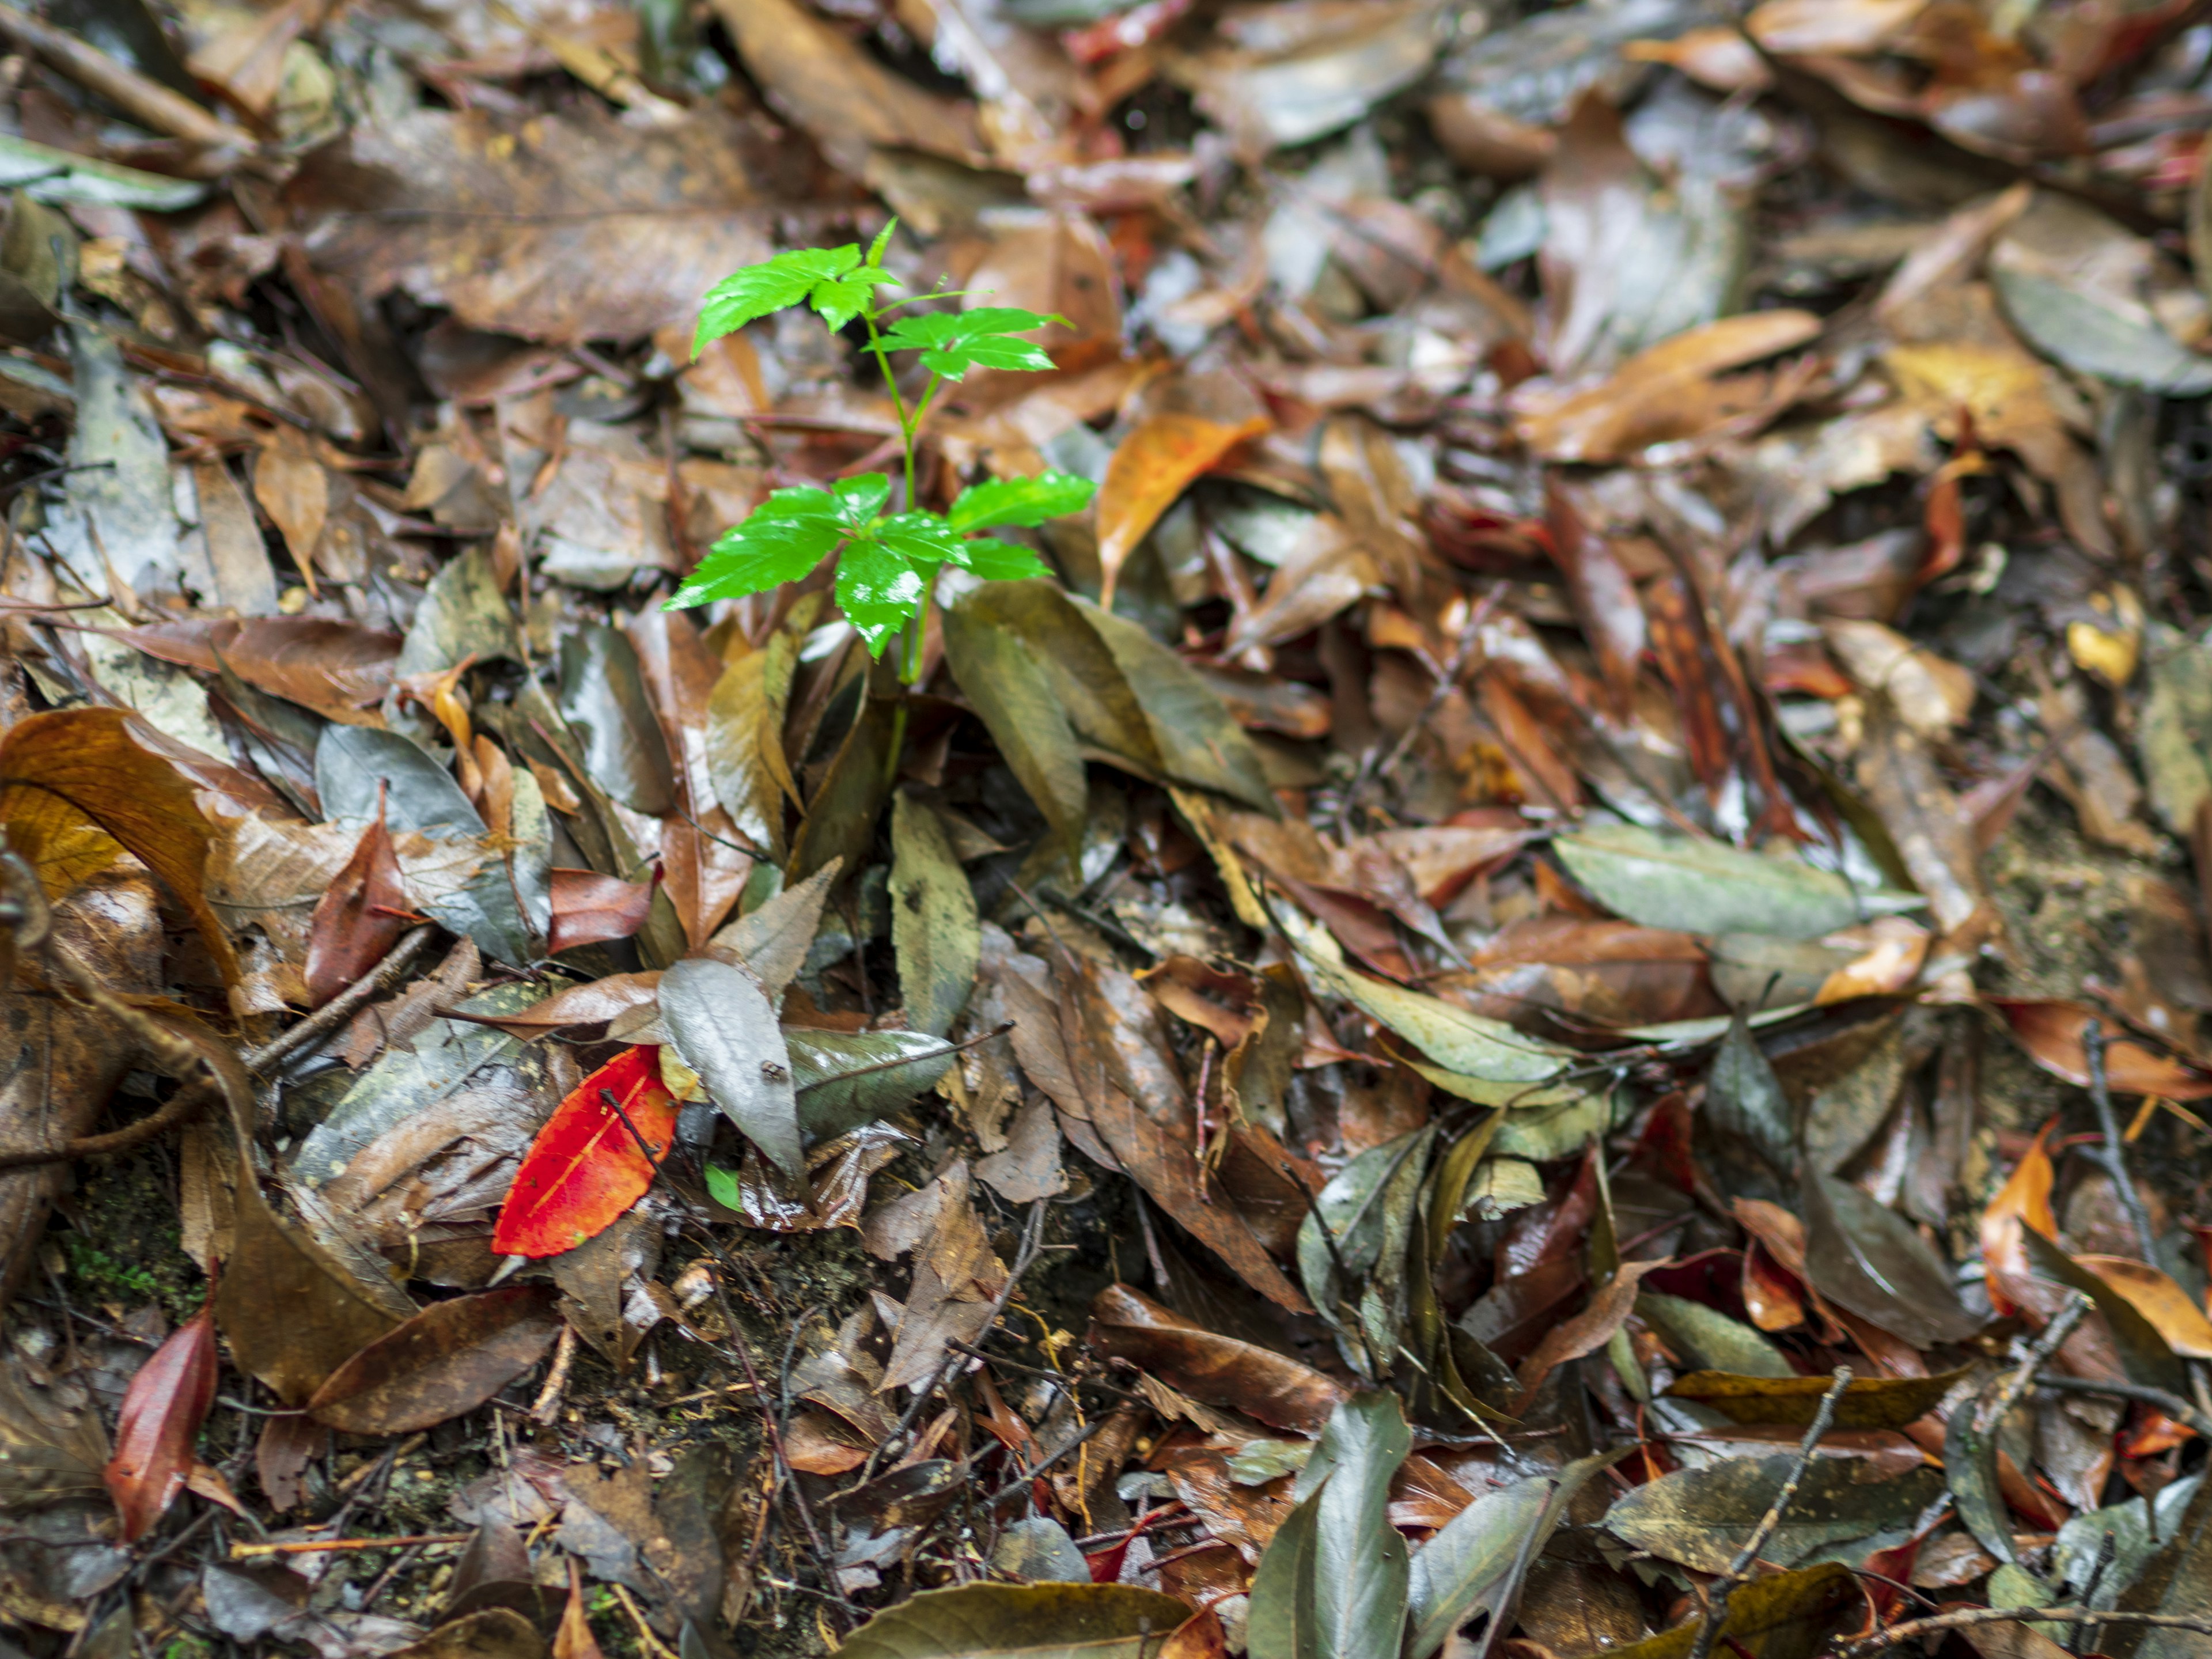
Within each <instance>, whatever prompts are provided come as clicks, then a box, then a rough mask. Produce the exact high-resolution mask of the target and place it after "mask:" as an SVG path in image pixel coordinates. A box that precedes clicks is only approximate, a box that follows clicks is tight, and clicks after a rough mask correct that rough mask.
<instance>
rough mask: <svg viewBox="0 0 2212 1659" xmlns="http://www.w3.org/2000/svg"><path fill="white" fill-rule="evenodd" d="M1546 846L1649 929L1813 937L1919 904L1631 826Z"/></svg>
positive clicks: (1600, 828)
mask: <svg viewBox="0 0 2212 1659" xmlns="http://www.w3.org/2000/svg"><path fill="white" fill-rule="evenodd" d="M1552 845H1553V848H1556V849H1557V850H1558V852H1559V861H1560V862H1561V863H1563V864H1565V866H1567V873H1568V874H1569V875H1571V876H1572V877H1573V878H1575V879H1576V880H1577V881H1578V882H1580V883H1582V884H1583V886H1585V887H1587V888H1589V890H1590V891H1591V892H1593V893H1595V895H1596V896H1598V899H1599V900H1600V901H1601V902H1602V903H1603V904H1604V905H1605V907H1606V908H1607V909H1609V910H1612V911H1614V912H1615V913H1617V914H1618V915H1623V916H1626V918H1627V919H1628V920H1629V921H1634V922H1640V923H1642V924H1643V925H1644V927H1671V928H1678V929H1680V931H1682V932H1684V933H1773V934H1778V935H1779V936H1781V937H1782V938H1784V939H1818V938H1819V937H1820V935H1822V934H1824V933H1834V932H1835V931H1836V930H1837V929H1838V928H1840V927H1853V926H1855V925H1856V924H1857V923H1858V922H1860V921H1863V920H1865V918H1866V917H1867V916H1868V915H1875V914H1880V913H1886V912H1890V911H1895V910H1899V909H1909V908H1912V907H1913V906H1914V905H1915V904H1916V903H1917V902H1918V901H1917V899H1915V898H1914V897H1913V896H1912V895H1910V894H1904V893H1886V892H1881V891H1870V892H1860V891H1858V890H1855V889H1854V888H1853V887H1852V886H1851V884H1850V882H1848V881H1846V880H1845V879H1844V878H1843V877H1842V876H1839V875H1838V874H1836V873H1835V872H1833V871H1830V870H1819V869H1815V868H1814V866H1811V865H1809V864H1807V863H1806V862H1805V861H1804V860H1802V859H1796V858H1769V857H1767V856H1766V855H1765V854H1760V853H1744V852H1739V851H1737V850H1736V848H1733V847H1729V846H1728V845H1726V844H1724V843H1723V842H1717V841H1708V840H1705V839H1703V838H1700V837H1696V836H1680V835H1674V834H1670V833H1663V832H1662V831H1659V830H1656V829H1643V828H1641V827H1640V826H1638V825H1636V824H1632V823H1608V824H1598V825H1595V826H1593V827H1592V828H1590V829H1584V830H1583V831H1582V832H1581V833H1579V834H1577V835H1572V836H1559V837H1558V838H1557V839H1555V840H1554V841H1553V843H1552Z"/></svg>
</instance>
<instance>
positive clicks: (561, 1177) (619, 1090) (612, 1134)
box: [491, 1048, 676, 1256]
mask: <svg viewBox="0 0 2212 1659" xmlns="http://www.w3.org/2000/svg"><path fill="white" fill-rule="evenodd" d="M609 1096H611V1097H613V1098H614V1099H615V1100H616V1101H617V1102H618V1103H620V1104H621V1108H622V1110H621V1111H620V1112H617V1111H616V1110H615V1109H613V1108H612V1107H611V1106H610V1105H608V1103H607V1097H609ZM624 1115H627V1116H628V1117H629V1123H630V1125H634V1126H635V1128H636V1130H637V1134H636V1135H632V1134H631V1133H630V1130H629V1127H626V1126H625V1125H624V1124H623V1116H624ZM675 1132H676V1102H675V1100H674V1098H673V1097H671V1095H670V1094H669V1092H668V1091H667V1090H666V1089H665V1088H663V1087H662V1086H661V1084H660V1051H659V1049H658V1048H625V1049H623V1052H622V1053H620V1054H617V1055H616V1056H615V1057H614V1058H613V1059H612V1060H609V1061H608V1062H607V1063H606V1064H605V1065H604V1066H600V1067H599V1070H598V1071H596V1072H594V1073H592V1074H591V1076H589V1077H587V1078H586V1079H584V1080H583V1081H582V1082H581V1083H580V1084H578V1085H576V1087H575V1090H574V1092H572V1093H571V1094H570V1095H569V1096H568V1098H567V1099H566V1100H564V1101H562V1103H561V1104H560V1107H559V1109H557V1110H556V1111H555V1112H554V1114H553V1115H552V1116H551V1117H550V1118H548V1119H547V1120H546V1122H545V1127H544V1128H542V1129H540V1130H539V1131H538V1138H537V1139H535V1140H532V1142H531V1143H530V1150H529V1152H526V1153H525V1154H524V1155H523V1159H522V1167H521V1168H520V1170H516V1171H515V1176H514V1185H513V1187H512V1188H509V1189H508V1192H507V1201H506V1203H504V1204H503V1205H501V1206H500V1212H499V1221H498V1224H497V1225H495V1227H494V1228H493V1230H492V1236H491V1247H492V1249H493V1250H494V1251H495V1252H496V1253H497V1254H499V1255H528V1256H541V1255H560V1254H561V1252H562V1251H563V1250H570V1249H574V1248H575V1247H576V1246H577V1245H579V1244H580V1243H583V1242H584V1241H585V1240H586V1239H587V1238H592V1237H597V1236H598V1235H599V1233H601V1232H603V1231H605V1230H606V1228H608V1227H609V1226H611V1225H613V1223H614V1221H615V1219H616V1218H617V1217H619V1216H620V1215H622V1214H623V1212H625V1211H627V1210H628V1209H629V1206H631V1205H633V1204H635V1203H636V1202H637V1200H639V1199H641V1198H642V1197H644V1196H645V1192H646V1188H648V1187H650V1186H652V1185H653V1167H654V1165H653V1162H652V1161H649V1160H648V1159H647V1157H646V1155H645V1153H644V1152H643V1151H642V1150H641V1148H640V1147H639V1146H638V1144H637V1141H638V1136H642V1137H643V1138H644V1140H645V1143H646V1145H647V1146H650V1147H651V1148H652V1149H653V1159H655V1160H657V1159H659V1158H663V1157H665V1155H666V1154H667V1152H668V1146H669V1139H670V1137H671V1136H672V1135H673V1134H674V1133H675Z"/></svg>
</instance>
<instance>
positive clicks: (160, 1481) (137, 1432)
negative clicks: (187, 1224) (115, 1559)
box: [106, 1300, 217, 1544]
mask: <svg viewBox="0 0 2212 1659" xmlns="http://www.w3.org/2000/svg"><path fill="white" fill-rule="evenodd" d="M216 1364H217V1362H216V1352H215V1311H214V1303H213V1302H212V1301H211V1300H210V1303H209V1304H208V1305H207V1306H205V1307H204V1308H202V1309H201V1310H199V1312H198V1313H197V1314H195V1315H194V1316H192V1318H191V1320H190V1321H189V1322H186V1323H185V1324H183V1325H179V1327H178V1328H176V1329H175V1330H174V1331H173V1332H172V1333H170V1335H169V1340H167V1341H166V1342H164V1343H163V1344H162V1345H161V1346H160V1347H159V1348H157V1349H156V1350H155V1352H154V1357H153V1358H151V1359H149V1360H148V1361H147V1362H146V1363H145V1364H143V1365H141V1366H140V1367H139V1368H138V1374H137V1376H133V1377H132V1378H131V1386H130V1388H129V1389H127V1390H125V1393H124V1395H123V1412H122V1415H121V1417H120V1418H119V1419H118V1421H117V1423H116V1425H115V1455H114V1456H112V1457H111V1458H109V1459H108V1460H107V1469H106V1480H107V1490H108V1492H109V1493H110V1494H112V1496H113V1498H114V1499H115V1507H116V1510H117V1511H118V1513H119V1514H120V1515H121V1516H122V1517H123V1541H124V1542H125V1543H126V1544H129V1543H135V1542H136V1541H137V1540H139V1539H141V1538H143V1537H144V1536H145V1535H146V1534H148V1533H149V1532H151V1531H152V1530H153V1528H154V1523H155V1522H156V1521H159V1520H160V1519H161V1515H162V1512H163V1511H164V1510H167V1508H168V1507H169V1504H170V1503H171V1502H172V1501H173V1499H174V1498H176V1495H177V1494H178V1492H181V1491H182V1490H183V1489H184V1486H185V1479H186V1477H187V1476H189V1475H190V1474H191V1468H192V1443H193V1442H194V1441H195V1440H197V1438H198V1437H199V1431H200V1425H201V1424H202V1423H204V1422H205V1421H206V1420H207V1414H208V1407H210V1406H212V1405H213V1404H214V1403H215V1376H216Z"/></svg>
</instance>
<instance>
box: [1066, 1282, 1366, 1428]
mask: <svg viewBox="0 0 2212 1659" xmlns="http://www.w3.org/2000/svg"><path fill="white" fill-rule="evenodd" d="M1091 1346H1093V1347H1095V1348H1096V1349H1097V1351H1098V1352H1100V1353H1103V1354H1104V1355H1106V1356H1107V1357H1108V1358H1114V1359H1126V1360H1127V1361H1128V1362H1129V1363H1130V1364H1133V1365H1135V1366H1137V1367H1139V1369H1141V1370H1147V1371H1151V1372H1152V1373H1153V1374H1154V1375H1156V1376H1158V1377H1159V1379H1160V1380H1161V1381H1162V1382H1164V1383H1168V1384H1170V1386H1171V1387H1173V1388H1174V1389H1176V1390H1177V1391H1178V1392H1180V1393H1182V1394H1187V1395H1189V1396H1190V1397H1191V1398H1192V1399H1193V1400H1197V1401H1204V1402H1206V1404H1208V1405H1214V1406H1230V1407H1235V1408H1236V1409H1237V1410H1238V1411H1241V1412H1243V1413H1246V1414H1247V1415H1248V1416H1251V1417H1256V1418H1258V1419H1260V1421H1261V1422H1262V1423H1267V1424H1271V1425H1273V1426H1274V1427H1276V1428H1279V1429H1295V1430H1297V1431H1299V1432H1300V1433H1302V1434H1317V1433H1319V1432H1320V1431H1321V1427H1322V1425H1323V1424H1324V1423H1326V1422H1328V1416H1329V1413H1331V1412H1333V1411H1334V1410H1335V1409H1336V1406H1337V1402H1338V1401H1340V1400H1342V1399H1343V1398H1344V1397H1345V1395H1346V1393H1347V1390H1346V1388H1345V1386H1344V1385H1343V1384H1342V1383H1339V1382H1337V1381H1336V1380H1335V1378H1334V1377H1331V1376H1324V1375H1323V1374H1322V1372H1320V1371H1317V1370H1314V1368H1313V1367H1312V1366H1310V1365H1304V1364H1299V1362H1298V1361H1297V1360H1295V1359H1292V1358H1289V1357H1288V1356H1287V1355H1284V1354H1279V1353H1277V1352H1274V1351H1273V1349H1272V1348H1262V1347H1259V1346H1255V1345H1254V1344H1252V1343H1249V1342H1240V1341H1238V1340H1237V1339H1236V1338H1235V1337H1233V1336H1223V1335H1221V1334H1218V1333H1217V1332H1214V1331H1209V1330H1207V1329H1206V1328H1205V1327H1204V1326H1203V1325H1199V1324H1194V1323H1193V1322H1191V1321H1189V1320H1188V1319H1185V1318H1183V1317H1182V1316H1181V1315H1180V1314H1173V1313H1170V1312H1169V1311H1168V1310H1166V1309H1165V1308H1163V1307H1162V1306H1160V1305H1159V1304H1158V1303H1157V1302H1154V1301H1152V1299H1151V1298H1150V1297H1146V1296H1145V1295H1143V1294H1142V1293H1140V1292H1139V1291H1134V1290H1132V1289H1131V1288H1130V1287H1129V1286H1128V1285H1108V1286H1107V1287H1106V1288H1105V1289H1104V1290H1103V1291H1100V1292H1099V1293H1098V1297H1097V1300H1096V1301H1094V1302H1093V1303H1091Z"/></svg>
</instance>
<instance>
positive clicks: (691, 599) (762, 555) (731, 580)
mask: <svg viewBox="0 0 2212 1659" xmlns="http://www.w3.org/2000/svg"><path fill="white" fill-rule="evenodd" d="M859 482H860V480H858V479H846V480H843V481H842V483H841V486H840V487H841V488H842V484H843V483H859ZM886 487H887V488H888V484H886ZM840 505H841V504H840V503H839V502H838V501H836V500H835V499H833V498H832V497H831V496H830V495H829V492H828V491H826V490H821V489H814V488H813V487H812V486H811V485H800V486H799V487H797V488H795V489H779V490H777V491H776V492H775V494H774V495H770V496H769V498H768V499H767V500H766V501H763V502H762V503H761V504H760V505H759V506H758V507H755V508H754V509H753V511H752V516H751V517H750V518H748V519H747V520H745V521H744V523H743V524H738V525H732V526H730V528H729V529H728V530H726V531H725V532H723V534H722V537H721V539H720V540H719V541H717V542H716V543H715V544H714V546H713V548H711V549H710V550H708V554H707V556H706V557H705V558H703V559H702V560H700V561H699V568H697V569H696V570H695V571H693V572H692V573H691V574H690V576H689V577H688V578H687V579H686V580H685V581H684V586H681V587H680V588H678V589H677V591H676V596H675V597H674V598H673V599H670V600H669V601H668V603H667V604H666V605H663V606H662V607H661V608H662V609H663V610H665V611H681V610H683V609H684V608H686V607H687V606H690V605H704V604H706V603H707V602H708V600H709V599H739V598H742V597H743V596H744V595H745V594H747V593H764V592H767V591H768V590H769V588H771V587H780V586H782V585H783V584H784V583H786V582H795V581H797V580H799V578H800V577H802V576H804V575H805V574H806V573H807V572H808V571H810V570H811V569H813V568H814V567H815V566H816V565H817V564H819V563H821V562H822V561H823V559H825V558H827V557H829V555H830V554H831V553H832V552H833V551H835V550H836V546H837V544H838V543H839V542H840V541H842V539H843V538H845V536H846V534H847V533H848V523H847V520H846V517H845V515H844V513H842V512H841V511H840Z"/></svg>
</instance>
